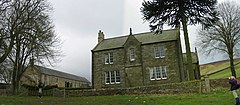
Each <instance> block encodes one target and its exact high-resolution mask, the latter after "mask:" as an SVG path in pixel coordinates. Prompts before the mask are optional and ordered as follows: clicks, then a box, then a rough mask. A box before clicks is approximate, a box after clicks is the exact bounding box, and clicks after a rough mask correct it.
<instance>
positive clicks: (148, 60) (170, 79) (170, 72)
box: [142, 41, 180, 85]
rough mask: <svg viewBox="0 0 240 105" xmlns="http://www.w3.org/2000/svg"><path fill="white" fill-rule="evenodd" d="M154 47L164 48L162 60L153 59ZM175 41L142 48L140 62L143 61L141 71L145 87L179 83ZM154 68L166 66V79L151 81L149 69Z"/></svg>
mask: <svg viewBox="0 0 240 105" xmlns="http://www.w3.org/2000/svg"><path fill="white" fill-rule="evenodd" d="M155 46H164V48H165V49H164V51H165V57H164V58H155V55H154V50H153V49H154V47H155ZM176 46H177V45H176V43H175V41H171V42H164V43H157V44H150V45H144V46H142V61H143V71H144V76H145V77H144V84H145V85H154V84H163V83H174V82H180V73H179V70H180V68H179V58H178V54H177V53H176V52H177V50H178V49H177V47H176ZM156 66H166V69H167V79H166V80H158V81H151V80H150V79H149V75H150V74H149V69H148V68H153V67H156Z"/></svg>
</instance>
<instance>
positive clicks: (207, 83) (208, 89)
mask: <svg viewBox="0 0 240 105" xmlns="http://www.w3.org/2000/svg"><path fill="white" fill-rule="evenodd" d="M204 80H205V89H206V93H209V92H210V90H211V87H210V80H209V78H208V75H206V76H205V77H204Z"/></svg>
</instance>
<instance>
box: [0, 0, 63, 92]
mask: <svg viewBox="0 0 240 105" xmlns="http://www.w3.org/2000/svg"><path fill="white" fill-rule="evenodd" d="M6 1H7V0H6ZM4 5H5V7H6V9H3V10H5V11H4V13H6V14H5V16H6V17H7V18H5V17H2V18H3V20H2V23H3V24H2V26H1V25H0V29H1V30H2V31H1V33H2V34H1V39H0V43H1V45H2V46H1V47H0V48H1V49H0V51H2V52H5V54H6V55H7V56H8V58H9V59H10V60H11V62H12V63H13V65H12V66H13V73H12V87H13V93H14V94H17V93H18V89H19V82H20V79H21V76H22V74H23V73H24V71H25V70H26V67H27V64H29V59H30V58H31V59H35V62H40V63H43V62H44V60H47V61H48V62H49V63H50V64H52V63H53V62H55V61H57V60H58V57H59V56H60V55H61V51H60V45H61V40H60V39H59V38H58V37H57V35H56V34H55V33H54V25H53V23H52V21H51V18H50V16H49V14H50V13H51V10H52V8H51V6H50V5H49V3H48V2H47V0H10V1H7V2H6V4H4ZM3 26H4V27H3ZM6 35H7V37H5V36H6ZM9 46H10V47H11V49H9V50H10V52H8V51H9V50H7V49H6V48H9ZM6 55H1V56H2V57H4V56H6ZM4 59H5V58H4Z"/></svg>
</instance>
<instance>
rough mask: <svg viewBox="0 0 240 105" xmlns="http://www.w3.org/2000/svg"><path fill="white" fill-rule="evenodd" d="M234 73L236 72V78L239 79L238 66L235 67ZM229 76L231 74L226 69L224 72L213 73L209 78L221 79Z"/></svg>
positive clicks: (239, 65)
mask: <svg viewBox="0 0 240 105" xmlns="http://www.w3.org/2000/svg"><path fill="white" fill-rule="evenodd" d="M235 71H236V75H237V78H239V77H240V64H238V65H236V66H235ZM231 75H232V73H231V70H230V68H229V69H226V70H224V71H221V72H218V73H215V74H213V75H210V76H209V78H210V79H221V78H228V77H229V76H231Z"/></svg>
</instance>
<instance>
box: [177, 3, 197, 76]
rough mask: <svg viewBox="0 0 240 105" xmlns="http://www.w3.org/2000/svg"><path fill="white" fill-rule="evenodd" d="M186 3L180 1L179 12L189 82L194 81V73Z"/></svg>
mask: <svg viewBox="0 0 240 105" xmlns="http://www.w3.org/2000/svg"><path fill="white" fill-rule="evenodd" d="M184 3H185V0H181V1H179V11H180V15H181V20H182V25H183V32H184V40H185V46H186V55H187V67H186V69H187V70H188V73H189V77H188V78H189V80H194V79H195V78H194V71H193V66H192V55H191V49H190V43H189V38H188V30H187V20H186V16H185V13H184Z"/></svg>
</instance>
